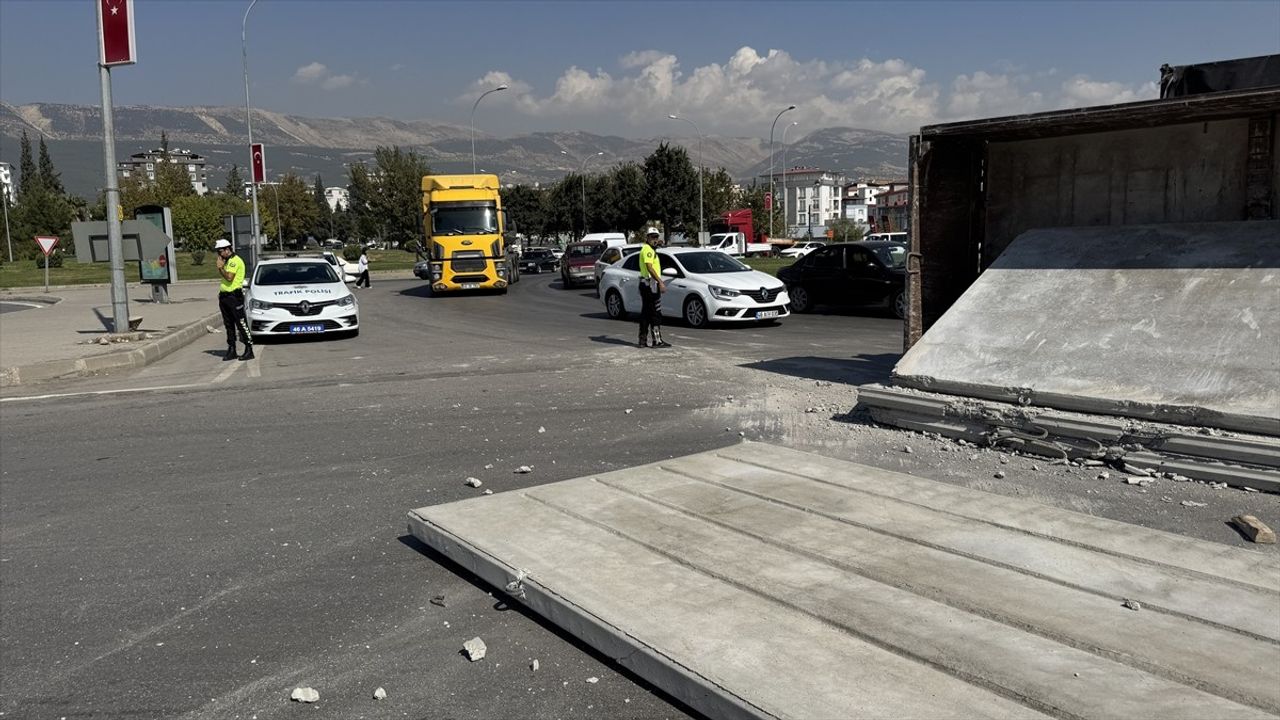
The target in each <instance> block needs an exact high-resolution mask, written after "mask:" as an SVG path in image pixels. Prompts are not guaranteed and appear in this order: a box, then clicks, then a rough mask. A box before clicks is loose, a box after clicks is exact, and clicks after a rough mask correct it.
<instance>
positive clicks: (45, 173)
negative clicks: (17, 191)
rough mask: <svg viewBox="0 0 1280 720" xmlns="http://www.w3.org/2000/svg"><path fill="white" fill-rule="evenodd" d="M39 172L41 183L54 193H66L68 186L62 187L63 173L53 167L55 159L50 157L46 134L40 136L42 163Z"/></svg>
mask: <svg viewBox="0 0 1280 720" xmlns="http://www.w3.org/2000/svg"><path fill="white" fill-rule="evenodd" d="M37 172H38V173H39V174H40V184H42V185H44V187H45V189H46V190H48V191H49V192H51V193H53V194H54V195H66V194H67V191H66V188H64V187H62V175H61V174H60V173H59V172H58V171H57V170H56V169H55V168H54V167H53V160H51V159H49V148H48V147H47V146H46V145H45V144H44V136H43V135H41V136H40V165H39V169H38V170H37Z"/></svg>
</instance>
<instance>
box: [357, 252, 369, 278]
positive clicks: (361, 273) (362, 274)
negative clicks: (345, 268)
mask: <svg viewBox="0 0 1280 720" xmlns="http://www.w3.org/2000/svg"><path fill="white" fill-rule="evenodd" d="M360 283H364V286H365V287H371V285H370V284H369V253H368V251H366V250H364V249H361V250H360V262H359V263H357V264H356V287H360Z"/></svg>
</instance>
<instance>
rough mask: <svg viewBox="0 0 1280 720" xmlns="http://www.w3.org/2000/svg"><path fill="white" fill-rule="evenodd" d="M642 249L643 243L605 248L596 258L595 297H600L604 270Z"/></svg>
mask: <svg viewBox="0 0 1280 720" xmlns="http://www.w3.org/2000/svg"><path fill="white" fill-rule="evenodd" d="M642 247H644V245H643V243H632V244H630V245H614V246H612V247H609V248H606V249H605V251H604V252H602V253H600V257H598V258H596V267H595V279H596V297H600V278H601V276H603V275H604V270H605V268H607V267H609V266H610V265H613V264H614V263H616V262H618V261H619V260H621V259H622V258H624V257H626V256H628V255H631V254H634V253H638V252H640V248H642Z"/></svg>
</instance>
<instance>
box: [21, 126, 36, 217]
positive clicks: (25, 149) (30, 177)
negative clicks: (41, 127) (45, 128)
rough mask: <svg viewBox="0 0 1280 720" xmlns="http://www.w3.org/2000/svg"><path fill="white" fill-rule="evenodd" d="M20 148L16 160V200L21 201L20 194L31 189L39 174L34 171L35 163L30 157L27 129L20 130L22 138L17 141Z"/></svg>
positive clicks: (29, 141) (24, 193)
mask: <svg viewBox="0 0 1280 720" xmlns="http://www.w3.org/2000/svg"><path fill="white" fill-rule="evenodd" d="M18 145H19V147H20V148H21V150H20V155H19V158H20V159H19V160H18V195H17V200H18V201H21V200H22V196H23V195H26V194H27V193H28V192H31V189H32V188H33V187H34V186H35V185H37V184H39V182H40V174H39V173H37V172H36V163H35V161H34V160H32V158H31V140H30V139H29V138H27V131H26V130H23V131H22V139H21V140H19V141H18Z"/></svg>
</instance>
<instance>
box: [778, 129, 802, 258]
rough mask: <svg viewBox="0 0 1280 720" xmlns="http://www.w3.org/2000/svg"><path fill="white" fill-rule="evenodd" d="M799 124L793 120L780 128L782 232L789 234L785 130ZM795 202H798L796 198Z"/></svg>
mask: <svg viewBox="0 0 1280 720" xmlns="http://www.w3.org/2000/svg"><path fill="white" fill-rule="evenodd" d="M799 124H800V121H798V120H793V121H792V122H791V124H790V125H788V126H786V127H784V128H782V232H784V233H787V235H790V234H791V214H790V213H789V212H787V170H788V169H789V166H788V165H787V131H788V130H790V129H791V128H793V127H795V126H797V125H799ZM796 202H800V199H799V198H796Z"/></svg>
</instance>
